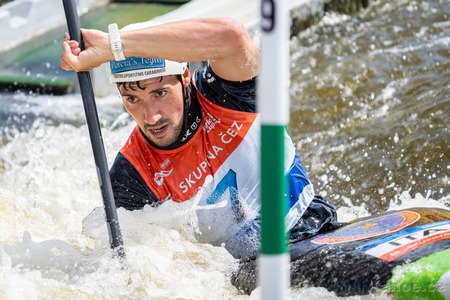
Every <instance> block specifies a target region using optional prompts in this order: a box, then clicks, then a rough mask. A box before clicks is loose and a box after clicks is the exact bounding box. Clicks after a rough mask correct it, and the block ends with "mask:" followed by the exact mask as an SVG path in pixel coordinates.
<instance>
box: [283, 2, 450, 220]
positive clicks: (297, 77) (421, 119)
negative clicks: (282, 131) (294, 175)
mask: <svg viewBox="0 0 450 300" xmlns="http://www.w3.org/2000/svg"><path fill="white" fill-rule="evenodd" d="M291 52H292V59H291V62H292V68H291V72H292V77H291V86H292V88H291V108H292V115H291V122H290V131H291V133H292V136H293V139H294V140H295V141H296V142H297V143H298V147H299V149H300V152H301V154H302V157H303V160H304V163H305V165H306V168H307V169H308V170H309V172H310V177H311V180H312V181H313V182H314V184H315V187H316V190H317V191H318V192H320V193H322V194H325V195H326V196H327V197H328V199H329V200H330V201H331V202H333V203H334V204H336V205H338V206H339V205H343V204H344V202H343V201H344V200H346V199H347V200H348V199H350V200H351V202H352V203H353V204H361V203H365V205H366V206H367V208H368V210H369V211H370V212H378V211H384V210H385V209H386V208H387V206H388V204H389V202H390V201H391V200H394V199H396V198H398V196H399V194H401V193H402V192H405V191H409V193H410V194H411V196H414V195H415V194H416V193H421V194H422V195H423V196H425V195H428V196H430V197H431V198H433V199H434V200H439V199H441V200H442V201H448V195H449V194H450V186H449V183H450V179H449V175H450V148H449V144H450V143H449V118H450V62H449V59H450V2H449V1H448V0H445V1H439V0H434V1H432V0H428V1H411V0H409V1H407V0H403V1H387V0H384V1H373V2H372V4H371V7H370V8H368V9H366V10H365V11H362V12H360V13H358V14H355V15H353V16H348V15H336V14H329V15H327V16H326V17H325V18H324V19H323V20H321V21H320V23H318V24H315V25H314V26H313V27H312V28H310V29H309V30H307V31H304V32H302V33H300V34H299V35H298V36H297V37H295V38H294V39H293V41H292V43H291Z"/></svg>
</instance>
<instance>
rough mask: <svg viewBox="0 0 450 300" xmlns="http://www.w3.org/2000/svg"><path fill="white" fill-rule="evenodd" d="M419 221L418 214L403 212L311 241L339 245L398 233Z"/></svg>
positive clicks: (356, 224)
mask: <svg viewBox="0 0 450 300" xmlns="http://www.w3.org/2000/svg"><path fill="white" fill-rule="evenodd" d="M419 219H420V214H418V213H416V212H413V211H409V210H404V211H398V212H395V213H390V214H386V215H383V216H379V217H375V218H370V219H367V220H362V221H358V222H355V223H352V224H349V225H346V226H344V227H342V228H340V229H338V230H336V231H334V232H332V233H329V234H324V235H320V236H318V237H316V238H315V239H313V240H312V242H313V243H315V244H340V243H346V242H354V241H359V240H363V239H367V238H371V237H375V236H380V235H384V234H389V233H393V232H396V231H399V230H401V229H403V228H405V227H407V226H410V225H411V224H414V223H415V222H416V221H417V220H419Z"/></svg>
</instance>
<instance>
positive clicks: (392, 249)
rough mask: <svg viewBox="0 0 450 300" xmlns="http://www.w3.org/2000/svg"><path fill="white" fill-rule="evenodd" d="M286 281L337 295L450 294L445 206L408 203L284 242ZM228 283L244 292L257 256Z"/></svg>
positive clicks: (252, 281)
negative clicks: (288, 259)
mask: <svg viewBox="0 0 450 300" xmlns="http://www.w3.org/2000/svg"><path fill="white" fill-rule="evenodd" d="M289 250H290V256H291V264H290V269H291V286H292V287H293V288H296V287H323V288H326V289H327V290H328V291H331V292H334V293H335V294H336V295H337V296H355V295H366V294H369V293H375V292H377V291H380V290H385V291H387V292H388V293H389V294H391V295H392V296H394V297H395V298H396V299H412V298H414V297H416V298H417V297H419V298H424V299H450V211H449V210H446V209H440V208H426V207H417V208H408V209H404V210H398V211H388V212H386V213H382V214H378V215H373V216H370V217H365V218H359V219H356V220H353V221H351V222H349V223H347V224H345V225H344V226H342V227H340V228H338V229H335V230H333V231H328V232H324V233H320V234H316V235H313V236H308V237H304V238H303V239H301V240H298V241H295V242H293V243H291V244H290V245H289ZM232 283H233V285H234V286H235V287H236V288H238V289H239V290H241V291H243V292H244V293H247V294H250V293H251V292H252V291H253V290H254V289H255V288H256V287H257V259H249V260H246V261H243V262H241V264H240V266H239V268H238V270H237V271H236V272H235V273H234V274H233V275H232Z"/></svg>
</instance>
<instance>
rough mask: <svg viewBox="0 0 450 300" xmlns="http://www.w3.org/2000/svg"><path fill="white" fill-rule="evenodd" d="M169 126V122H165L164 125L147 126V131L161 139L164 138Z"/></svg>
mask: <svg viewBox="0 0 450 300" xmlns="http://www.w3.org/2000/svg"><path fill="white" fill-rule="evenodd" d="M168 128H169V124H165V125H163V126H158V127H153V128H147V132H148V133H149V134H151V135H152V136H153V137H154V138H157V139H160V138H163V137H164V135H165V134H166V132H167V130H168Z"/></svg>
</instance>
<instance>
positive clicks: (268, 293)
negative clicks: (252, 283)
mask: <svg viewBox="0 0 450 300" xmlns="http://www.w3.org/2000/svg"><path fill="white" fill-rule="evenodd" d="M289 263H290V255H289V254H288V253H285V254H281V255H280V254H277V255H261V256H260V257H259V259H258V265H259V268H260V270H261V271H260V274H259V280H260V282H259V283H260V284H261V299H267V300H273V299H277V300H283V299H288V296H289V291H290V267H289Z"/></svg>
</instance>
